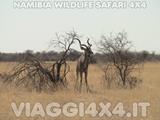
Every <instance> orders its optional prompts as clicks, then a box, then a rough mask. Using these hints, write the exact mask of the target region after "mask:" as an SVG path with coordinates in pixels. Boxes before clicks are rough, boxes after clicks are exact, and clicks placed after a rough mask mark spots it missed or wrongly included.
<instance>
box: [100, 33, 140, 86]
mask: <svg viewBox="0 0 160 120" xmlns="http://www.w3.org/2000/svg"><path fill="white" fill-rule="evenodd" d="M100 45H101V46H100V50H101V51H102V52H103V54H105V55H106V58H107V61H106V63H107V65H106V68H105V70H104V73H105V79H106V80H107V81H108V86H110V84H111V83H110V82H111V81H113V80H114V83H116V85H118V86H120V87H121V86H122V87H124V88H126V87H130V88H134V87H135V86H136V85H137V84H138V83H139V82H138V81H141V80H139V78H137V77H135V76H133V73H134V71H136V70H137V69H140V67H139V66H140V65H141V64H142V61H140V59H139V58H138V55H137V54H136V53H135V52H131V51H130V49H131V47H132V43H131V42H130V41H128V40H127V34H126V32H120V33H118V34H116V35H115V36H113V35H112V34H111V35H110V36H109V37H106V36H102V39H101V42H100Z"/></svg>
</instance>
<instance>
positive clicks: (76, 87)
mask: <svg viewBox="0 0 160 120" xmlns="http://www.w3.org/2000/svg"><path fill="white" fill-rule="evenodd" d="M78 86H79V71H78V70H77V69H76V81H75V87H74V89H75V90H78Z"/></svg>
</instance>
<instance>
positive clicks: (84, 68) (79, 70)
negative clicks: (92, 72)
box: [75, 39, 93, 92]
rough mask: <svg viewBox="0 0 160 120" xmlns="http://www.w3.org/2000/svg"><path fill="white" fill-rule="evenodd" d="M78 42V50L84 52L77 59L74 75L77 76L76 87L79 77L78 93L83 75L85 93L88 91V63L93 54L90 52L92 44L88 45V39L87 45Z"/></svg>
mask: <svg viewBox="0 0 160 120" xmlns="http://www.w3.org/2000/svg"><path fill="white" fill-rule="evenodd" d="M78 41H79V44H80V48H81V50H84V53H83V54H82V55H81V56H80V57H79V59H78V60H77V67H76V75H77V81H76V86H75V87H77V86H78V83H79V80H78V79H79V75H80V85H79V86H78V87H79V91H80V92H81V88H82V79H83V73H84V76H85V84H86V89H87V92H88V91H90V88H89V85H88V79H87V77H88V66H89V63H90V58H91V55H92V54H93V52H92V50H91V46H92V44H90V43H89V39H88V40H87V44H88V46H87V45H85V44H81V41H80V40H78Z"/></svg>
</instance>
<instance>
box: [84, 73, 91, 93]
mask: <svg viewBox="0 0 160 120" xmlns="http://www.w3.org/2000/svg"><path fill="white" fill-rule="evenodd" d="M87 77H88V72H87V71H86V72H85V84H86V89H87V92H90V88H89V85H88V79H87Z"/></svg>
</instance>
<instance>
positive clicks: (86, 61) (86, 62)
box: [84, 53, 89, 67]
mask: <svg viewBox="0 0 160 120" xmlns="http://www.w3.org/2000/svg"><path fill="white" fill-rule="evenodd" d="M84 65H85V66H86V67H88V65H89V57H88V56H87V53H84Z"/></svg>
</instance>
